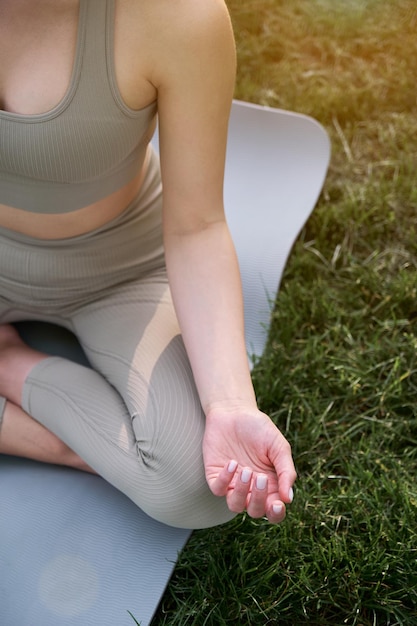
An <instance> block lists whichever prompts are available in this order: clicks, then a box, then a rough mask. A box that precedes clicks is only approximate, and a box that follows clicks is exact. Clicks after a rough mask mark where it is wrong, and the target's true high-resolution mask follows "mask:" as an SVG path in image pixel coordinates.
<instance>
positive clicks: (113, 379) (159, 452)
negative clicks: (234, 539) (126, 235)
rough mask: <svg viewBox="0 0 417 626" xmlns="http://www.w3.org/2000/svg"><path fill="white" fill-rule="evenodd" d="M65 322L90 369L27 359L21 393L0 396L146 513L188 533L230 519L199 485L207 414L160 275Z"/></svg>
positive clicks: (222, 504)
mask: <svg viewBox="0 0 417 626" xmlns="http://www.w3.org/2000/svg"><path fill="white" fill-rule="evenodd" d="M67 322H68V320H67ZM68 325H69V326H71V327H72V330H73V331H74V332H75V334H76V336H77V337H78V339H79V340H80V343H81V345H82V347H83V348H84V350H85V352H86V354H87V357H88V359H89V361H90V363H91V365H92V368H93V369H90V368H85V367H83V366H80V365H78V364H75V363H72V362H69V361H67V360H65V359H61V358H59V357H47V358H45V355H40V354H39V353H36V354H32V356H31V358H32V359H33V362H32V366H31V367H29V370H28V371H25V372H23V370H24V369H25V368H24V367H22V366H21V370H22V377H21V378H22V386H21V389H20V396H19V393H18V390H16V394H17V395H13V393H10V392H8V395H7V394H5V393H4V392H3V395H6V397H7V398H8V399H9V403H13V404H15V405H16V406H19V404H20V403H21V404H20V406H21V407H22V409H23V410H24V411H26V412H27V413H28V414H29V415H31V416H33V417H34V418H35V419H36V420H37V421H39V422H40V423H41V424H43V426H44V427H46V428H47V430H48V431H51V432H52V433H54V434H55V435H56V437H58V439H59V440H60V441H63V442H64V443H65V444H66V445H67V446H68V447H69V449H70V450H74V452H75V453H76V454H77V455H79V457H80V458H82V459H84V462H85V463H86V464H87V466H88V467H91V468H93V470H94V471H96V472H97V473H99V474H100V475H101V476H103V477H104V478H105V479H106V480H108V481H109V482H110V483H111V484H113V485H114V486H115V487H117V488H118V489H120V490H121V491H123V492H124V493H125V494H126V495H127V496H128V497H129V498H131V499H132V500H133V501H134V502H135V503H136V504H138V505H139V506H140V507H141V508H142V509H143V510H144V511H146V512H147V513H148V514H149V515H151V516H152V517H154V518H156V519H158V520H160V521H163V522H165V523H167V524H171V525H173V526H183V527H188V528H201V527H206V526H213V525H216V524H219V523H223V522H225V521H228V520H229V519H231V518H232V517H233V513H231V512H230V511H229V510H228V508H227V505H226V502H225V499H224V498H218V497H216V496H213V494H212V493H211V492H210V490H209V488H208V486H207V482H206V480H205V475H204V467H203V461H202V450H201V444H202V437H203V433H204V415H203V413H202V410H201V406H200V403H199V399H198V396H197V392H196V389H195V385H194V382H193V377H192V373H191V370H190V366H189V363H188V359H187V357H186V354H185V350H184V346H183V343H182V340H181V337H180V335H179V331H178V326H177V322H176V317H175V314H174V312H173V306H172V302H171V299H170V294H169V289H168V286H167V282H166V277H165V275H164V274H163V273H161V274H160V275H156V276H153V277H150V278H149V279H148V280H144V281H141V282H140V281H138V282H136V283H135V284H134V285H132V284H130V285H125V286H122V287H120V288H119V289H118V290H117V292H113V293H112V294H110V295H108V296H107V297H106V298H102V299H100V301H97V302H95V303H92V304H90V305H89V306H85V307H83V308H82V309H80V310H79V311H77V312H75V313H74V314H73V315H72V316H71V320H70V322H69V323H68ZM34 361H36V362H34ZM1 393H2V389H1V385H0V394H1ZM8 410H9V411H10V410H11V409H10V408H9V409H8ZM8 420H9V418H8Z"/></svg>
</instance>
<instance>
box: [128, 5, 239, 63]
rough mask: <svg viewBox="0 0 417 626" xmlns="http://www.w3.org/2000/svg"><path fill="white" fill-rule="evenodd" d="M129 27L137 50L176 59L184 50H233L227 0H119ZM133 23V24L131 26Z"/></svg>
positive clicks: (187, 51)
mask: <svg viewBox="0 0 417 626" xmlns="http://www.w3.org/2000/svg"><path fill="white" fill-rule="evenodd" d="M118 2H119V7H120V12H122V11H123V13H124V15H125V22H124V23H125V24H126V29H128V28H129V30H130V32H131V33H132V31H133V32H136V41H137V45H138V49H140V50H141V52H142V54H143V43H144V42H146V49H147V54H148V56H150V55H152V56H153V57H154V58H157V59H158V58H162V59H163V60H164V62H169V61H175V59H176V58H178V57H180V56H181V53H182V52H183V53H186V54H187V55H189V54H190V53H193V52H194V53H197V54H200V53H202V52H204V50H207V49H211V50H214V49H216V48H219V47H220V51H221V50H223V51H224V50H225V49H231V48H233V50H234V40H233V30H232V26H231V20H230V16H229V12H228V9H227V6H226V3H225V2H224V0H118ZM128 25H130V26H128Z"/></svg>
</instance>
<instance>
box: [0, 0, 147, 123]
mask: <svg viewBox="0 0 417 626" xmlns="http://www.w3.org/2000/svg"><path fill="white" fill-rule="evenodd" d="M85 2H88V0H55V1H54V2H51V1H50V0H38V1H37V2H35V1H34V0H4V1H3V2H1V3H0V59H1V60H2V62H1V64H0V110H3V111H7V112H10V113H17V114H20V115H37V114H42V113H46V112H49V111H51V110H52V109H54V108H55V107H56V106H57V105H58V104H59V103H60V102H61V100H62V99H63V98H64V96H65V94H66V92H67V91H68V88H69V86H70V83H71V77H72V75H73V72H74V65H75V58H76V52H77V47H78V46H79V45H80V43H81V42H80V37H81V33H80V14H81V12H82V6H81V5H82V3H85ZM102 2H103V4H104V3H105V0H102ZM112 4H113V5H114V7H113V19H114V27H113V31H112V32H113V38H114V40H113V41H112V42H111V44H112V52H113V55H114V58H113V61H114V68H115V76H116V82H117V86H118V89H119V90H120V94H121V97H122V100H123V101H124V102H125V103H126V105H127V106H128V107H130V108H132V109H133V110H136V109H141V108H144V107H146V106H147V105H148V104H150V103H151V102H153V101H154V100H155V98H156V91H155V89H154V88H153V86H152V85H151V83H150V81H149V80H148V78H147V67H146V54H143V55H142V54H141V51H140V49H136V42H135V41H134V40H133V41H132V38H129V39H127V38H126V37H125V36H124V30H125V25H126V24H127V23H128V22H129V17H130V16H129V5H128V4H126V3H124V2H120V3H119V2H116V0H112ZM142 28H144V25H143V24H142ZM142 35H143V33H142ZM139 37H140V28H139V29H138V41H139ZM142 39H143V37H142ZM132 59H134V60H135V62H134V65H133V64H132Z"/></svg>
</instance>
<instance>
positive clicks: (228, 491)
mask: <svg viewBox="0 0 417 626" xmlns="http://www.w3.org/2000/svg"><path fill="white" fill-rule="evenodd" d="M277 477H278V489H277V485H276V478H275V480H274V481H273V483H275V484H273V485H272V486H271V484H270V481H271V477H268V475H267V474H264V473H254V472H253V471H252V469H251V468H250V467H243V468H241V469H238V463H237V461H234V460H232V461H229V463H227V464H226V465H225V466H224V467H223V469H222V470H221V471H220V472H219V474H218V475H217V476H216V478H214V479H212V480H210V481H209V484H210V488H211V491H212V492H213V493H214V495H216V496H226V498H227V504H228V507H229V509H230V510H231V511H232V512H233V513H242V512H243V511H245V510H246V511H247V513H248V515H249V516H250V517H253V518H260V517H264V516H266V517H267V518H268V520H269V521H270V522H271V523H272V524H279V523H280V522H282V521H283V520H284V518H285V514H286V509H285V504H289V503H291V502H292V500H293V495H294V494H293V488H292V486H293V484H294V481H295V478H296V473H295V469H294V466H293V464H292V460H291V464H290V465H289V467H288V465H287V467H286V468H285V469H284V470H281V473H280V474H279V476H277ZM268 487H270V489H268ZM269 491H272V493H269Z"/></svg>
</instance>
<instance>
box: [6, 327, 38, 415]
mask: <svg viewBox="0 0 417 626" xmlns="http://www.w3.org/2000/svg"><path fill="white" fill-rule="evenodd" d="M46 357H47V355H46V354H43V353H42V352H38V351H37V350H33V349H32V348H30V347H29V346H28V345H26V344H25V343H24V342H23V341H22V339H21V338H20V336H19V333H18V332H17V330H16V329H15V328H14V327H13V326H11V325H10V324H5V325H3V326H0V395H1V396H4V397H5V398H7V399H8V400H10V401H11V402H13V403H14V404H16V405H18V406H20V403H21V397H22V387H23V383H24V382H25V380H26V377H27V376H28V374H29V372H30V370H31V369H32V367H34V365H36V364H37V363H39V362H40V361H41V360H43V359H45V358H46Z"/></svg>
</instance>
